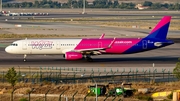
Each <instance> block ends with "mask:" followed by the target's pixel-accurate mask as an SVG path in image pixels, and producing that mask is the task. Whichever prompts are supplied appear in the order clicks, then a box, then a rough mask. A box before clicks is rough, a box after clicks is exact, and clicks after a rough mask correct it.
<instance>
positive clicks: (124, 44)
mask: <svg viewBox="0 0 180 101" xmlns="http://www.w3.org/2000/svg"><path fill="white" fill-rule="evenodd" d="M170 20H171V16H164V17H163V18H162V19H161V20H160V21H159V23H158V24H157V25H156V26H155V27H154V29H152V31H151V32H150V33H149V35H147V36H146V37H144V38H104V34H103V35H102V36H101V37H100V38H83V39H24V40H17V41H14V42H13V43H12V44H10V45H9V46H7V47H6V48H5V51H6V52H7V53H10V54H22V55H24V61H26V57H27V55H34V54H35V55H51V54H53V55H55V54H57V55H59V54H62V55H63V56H64V58H65V59H66V60H78V59H83V58H85V59H87V60H88V61H92V58H91V56H92V55H101V54H132V53H138V52H144V51H149V50H153V49H157V48H161V47H165V46H168V45H171V44H173V43H174V42H173V41H171V40H167V39H166V37H167V33H168V29H169V25H170Z"/></svg>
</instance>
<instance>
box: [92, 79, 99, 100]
mask: <svg viewBox="0 0 180 101" xmlns="http://www.w3.org/2000/svg"><path fill="white" fill-rule="evenodd" d="M92 79H93V81H94V82H95V85H96V101H98V95H97V83H96V81H95V80H94V78H92Z"/></svg>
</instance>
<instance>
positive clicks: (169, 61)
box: [0, 43, 180, 71]
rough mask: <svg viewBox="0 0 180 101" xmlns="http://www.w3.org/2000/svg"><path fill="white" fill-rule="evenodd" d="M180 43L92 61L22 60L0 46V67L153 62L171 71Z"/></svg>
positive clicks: (48, 57) (38, 57)
mask: <svg viewBox="0 0 180 101" xmlns="http://www.w3.org/2000/svg"><path fill="white" fill-rule="evenodd" d="M179 50H180V43H176V44H173V45H171V46H167V47H164V48H161V49H156V50H152V51H147V52H142V53H136V54H129V55H99V56H93V57H92V58H93V59H94V61H93V62H88V61H86V60H83V59H82V60H76V61H67V60H65V59H64V58H63V57H62V55H46V56H44V55H28V56H27V61H26V62H24V61H23V55H12V54H8V53H6V52H5V51H4V48H0V67H12V66H14V67H18V66H21V67H29V66H31V67H47V66H49V67H72V68H86V69H87V68H89V69H90V68H94V69H97V68H100V69H104V68H107V69H110V68H113V69H114V70H116V69H117V68H118V69H123V68H125V69H130V68H131V69H142V68H144V69H148V68H152V66H153V63H154V64H155V67H154V68H156V69H158V70H162V69H166V70H170V71H172V70H173V68H174V67H175V65H176V63H177V62H178V58H179V57H180V51H179Z"/></svg>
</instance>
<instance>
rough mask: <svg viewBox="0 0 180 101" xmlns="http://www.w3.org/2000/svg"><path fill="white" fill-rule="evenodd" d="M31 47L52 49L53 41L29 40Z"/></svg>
mask: <svg viewBox="0 0 180 101" xmlns="http://www.w3.org/2000/svg"><path fill="white" fill-rule="evenodd" d="M31 46H32V49H40V50H41V49H52V46H53V41H43V40H42V41H31Z"/></svg>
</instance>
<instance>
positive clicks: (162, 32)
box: [147, 16, 171, 39]
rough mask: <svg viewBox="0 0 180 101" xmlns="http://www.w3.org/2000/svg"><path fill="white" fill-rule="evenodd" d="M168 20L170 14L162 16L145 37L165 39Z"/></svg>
mask: <svg viewBox="0 0 180 101" xmlns="http://www.w3.org/2000/svg"><path fill="white" fill-rule="evenodd" d="M170 20H171V16H164V17H163V18H162V19H161V20H160V21H159V23H158V24H157V25H156V26H155V27H154V29H153V30H152V31H151V32H150V34H149V35H148V36H147V37H148V38H158V39H166V37H167V33H168V29H169V25H170Z"/></svg>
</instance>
